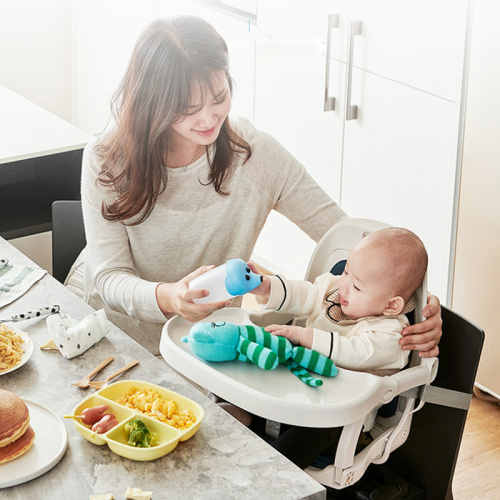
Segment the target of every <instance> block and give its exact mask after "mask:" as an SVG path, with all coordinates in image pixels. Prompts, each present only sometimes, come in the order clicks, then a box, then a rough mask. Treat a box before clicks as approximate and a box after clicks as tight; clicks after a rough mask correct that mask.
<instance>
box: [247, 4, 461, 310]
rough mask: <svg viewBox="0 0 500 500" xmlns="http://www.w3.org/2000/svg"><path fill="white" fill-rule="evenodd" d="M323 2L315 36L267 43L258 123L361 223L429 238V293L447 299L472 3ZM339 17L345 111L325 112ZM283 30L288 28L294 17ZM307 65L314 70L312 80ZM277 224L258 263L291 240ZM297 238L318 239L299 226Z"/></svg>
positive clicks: (261, 44)
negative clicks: (366, 220) (332, 18)
mask: <svg viewBox="0 0 500 500" xmlns="http://www.w3.org/2000/svg"><path fill="white" fill-rule="evenodd" d="M266 3H268V2H266ZM271 3H274V2H271ZM319 4H321V8H318V10H315V6H316V5H317V3H316V2H312V3H309V4H308V5H307V9H306V8H304V9H303V11H302V13H301V19H302V24H303V25H308V24H309V22H312V23H313V24H314V26H318V28H315V29H314V33H311V35H310V36H307V37H302V38H301V37H293V34H292V35H290V34H289V33H285V34H280V33H278V34H276V35H275V36H274V37H273V36H272V34H271V36H269V35H267V34H262V35H259V39H258V44H257V59H256V61H257V63H256V64H257V66H256V68H257V76H256V84H257V87H256V102H255V106H256V110H255V121H256V125H257V126H259V127H261V128H263V129H266V130H268V131H269V132H271V133H272V134H274V135H276V137H277V138H278V139H279V140H281V142H283V144H284V145H285V146H286V147H287V148H289V149H290V151H291V152H292V153H294V154H295V156H297V158H298V159H299V160H300V161H301V162H303V163H304V164H305V165H306V167H307V169H308V170H309V171H310V172H311V174H312V175H313V176H314V177H315V178H316V180H318V181H319V182H320V183H321V185H322V186H324V187H325V189H326V190H327V192H328V193H329V194H330V195H331V196H332V197H333V198H334V199H336V200H337V201H340V204H341V206H342V208H344V210H345V211H346V212H347V213H348V214H349V215H351V216H353V217H370V218H374V219H378V220H381V221H384V222H387V223H389V224H394V225H401V226H405V227H408V228H409V229H412V230H414V231H415V232H416V233H417V234H419V235H420V236H421V238H422V239H423V241H424V243H425V244H426V246H427V249H428V251H429V256H430V265H429V288H430V289H431V290H432V291H433V292H434V293H436V294H438V295H439V296H440V298H441V300H442V301H443V302H445V301H446V290H447V283H448V273H449V255H450V246H451V235H452V227H453V207H454V204H453V198H454V190H455V177H456V161H457V160H456V158H457V147H458V136H459V119H460V102H461V81H462V68H463V55H464V46H465V42H466V39H465V33H466V29H465V27H466V22H467V1H466V0H459V1H456V0H454V1H451V0H439V1H437V2H436V1H434V0H424V1H419V2H417V1H411V2H399V1H396V0H381V1H378V2H370V1H368V0H352V1H350V2H348V1H338V2H337V1H334V0H332V1H330V2H319ZM290 9H292V7H289V10H290ZM325 10H326V12H325ZM261 14H265V11H264V13H262V12H261V10H260V7H259V27H260V26H261V22H263V21H264V20H262V19H261ZM295 14H296V13H295ZM328 14H338V19H339V24H338V26H339V27H338V28H335V29H332V31H331V44H332V45H331V57H332V60H331V64H330V82H329V83H330V86H329V92H330V94H331V95H333V96H335V97H336V106H335V110H334V111H323V102H322V99H323V96H324V83H325V71H326V67H327V66H326V60H325V58H324V55H323V54H324V52H325V40H326V28H327V25H328ZM282 15H283V16H285V15H286V11H282ZM321 18H322V20H320V19H321ZM282 23H285V25H287V24H288V23H287V21H286V19H285V20H284V19H282ZM320 24H323V26H324V29H323V30H322V31H321V32H320V31H319V25H320ZM355 28H356V29H357V30H358V33H359V34H355V33H356V31H355ZM313 35H314V36H313ZM287 36H288V38H291V42H287ZM322 42H323V43H322ZM292 44H295V47H293V46H292ZM270 47H271V49H272V50H271V51H270V50H269V48H270ZM320 47H323V48H320ZM299 48H300V50H299ZM266 52H271V53H272V57H273V64H270V63H268V64H267V66H268V67H269V68H270V69H269V68H268V67H266V66H264V68H263V63H262V60H264V61H267V59H268V58H269V57H270V55H269V54H268V53H266ZM280 52H281V56H282V57H280ZM304 60H309V62H308V66H307V69H306V70H305V71H304V72H301V71H300V70H299V68H300V67H302V65H303V61H304ZM312 61H315V62H314V63H313V62H312ZM321 63H323V64H321ZM350 67H351V71H349V68H350ZM261 71H266V72H267V73H269V72H270V71H272V73H273V74H274V75H275V78H276V80H272V81H273V85H269V84H268V87H267V89H263V88H262V87H263V86H262V85H260V86H259V83H260V82H261V80H262V78H263V76H262V74H261ZM264 74H265V73H264ZM274 82H277V83H278V84H277V85H275V84H274ZM289 88H292V89H295V91H296V93H295V94H293V91H292V90H289ZM273 94H274V100H273ZM349 95H350V102H347V100H348V98H349ZM290 97H293V99H290ZM296 101H297V102H296ZM298 102H300V104H298ZM349 104H351V105H354V106H357V117H356V118H355V119H346V114H347V108H348V105H349ZM313 110H314V111H313ZM269 224H270V225H273V224H274V225H275V227H273V231H270V232H267V233H265V235H266V240H264V239H261V241H259V244H258V246H257V248H256V257H257V258H258V256H259V255H260V254H262V255H263V256H266V255H267V254H271V253H272V252H273V251H274V250H273V248H275V247H276V245H277V242H278V240H279V239H281V237H282V235H281V234H280V232H279V230H278V225H279V224H281V221H279V222H278V223H275V220H274V219H272V220H271V219H270V221H269ZM288 230H289V228H287V231H288ZM273 237H274V241H273V240H272V238H273ZM292 237H293V239H294V240H295V239H296V240H297V241H302V240H306V239H308V238H307V237H306V236H302V235H301V234H300V231H299V230H298V229H296V230H295V232H294V234H293V235H292ZM312 246H313V245H312ZM312 246H311V248H312ZM280 247H281V249H283V248H287V247H288V248H292V247H290V246H289V245H286V246H283V245H282V244H281V245H280ZM259 252H260V254H259ZM281 253H282V254H283V253H286V252H284V251H283V250H281ZM309 255H310V254H305V253H303V255H302V256H301V258H302V260H303V261H304V262H307V260H308V258H309ZM264 258H266V257H264ZM266 260H271V259H267V258H266ZM276 262H279V266H280V269H279V270H280V271H285V272H286V273H287V274H292V275H293V274H295V275H296V276H297V277H301V273H300V272H299V273H298V274H297V273H296V271H295V270H294V269H293V268H292V267H291V266H292V264H293V265H295V263H292V262H291V260H290V262H287V261H286V259H285V258H283V256H282V257H281V258H280V260H279V261H276ZM302 267H303V268H304V267H305V264H304V265H303V266H302Z"/></svg>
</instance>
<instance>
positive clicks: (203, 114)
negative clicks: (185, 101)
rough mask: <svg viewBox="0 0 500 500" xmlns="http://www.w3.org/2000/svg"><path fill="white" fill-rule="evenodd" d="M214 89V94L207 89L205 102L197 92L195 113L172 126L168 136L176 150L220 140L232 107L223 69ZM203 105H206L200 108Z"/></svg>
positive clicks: (195, 95) (217, 76) (194, 102)
mask: <svg viewBox="0 0 500 500" xmlns="http://www.w3.org/2000/svg"><path fill="white" fill-rule="evenodd" d="M213 89H214V95H212V93H211V92H210V91H208V89H207V91H206V92H204V95H205V102H203V103H201V104H200V101H201V92H200V90H199V89H198V90H197V91H195V92H194V95H193V96H192V99H191V107H192V108H193V112H192V113H188V114H186V115H184V116H183V117H182V118H181V120H180V121H178V122H176V123H174V124H172V125H171V126H170V136H169V137H170V141H171V143H172V146H173V147H174V148H175V149H178V148H184V147H193V145H199V146H208V145H210V144H212V143H213V142H214V141H215V140H216V139H217V136H218V135H219V132H220V129H221V127H222V124H223V123H224V120H225V119H226V117H227V115H228V114H229V111H230V110H231V92H230V89H229V84H228V81H227V78H226V75H225V73H224V71H220V72H219V73H216V75H215V78H214V81H213ZM200 105H202V106H203V107H202V108H201V109H200Z"/></svg>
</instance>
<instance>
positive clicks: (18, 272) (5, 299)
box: [0, 259, 47, 307]
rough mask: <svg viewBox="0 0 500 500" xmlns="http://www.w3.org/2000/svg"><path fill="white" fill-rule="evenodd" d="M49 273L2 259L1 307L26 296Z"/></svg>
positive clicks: (0, 277)
mask: <svg viewBox="0 0 500 500" xmlns="http://www.w3.org/2000/svg"><path fill="white" fill-rule="evenodd" d="M46 272H47V271H45V270H44V269H35V268H34V267H30V266H25V265H23V264H10V263H9V261H8V260H7V259H0V307H3V306H6V305H7V304H10V303H11V302H14V300H16V299H17V298H19V297H21V295H23V294H25V293H26V292H27V291H28V290H29V289H30V288H31V287H32V286H33V285H34V284H35V283H36V282H37V281H38V280H40V279H42V278H43V276H44V275H45V273H46Z"/></svg>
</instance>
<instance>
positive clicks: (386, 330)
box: [312, 318, 409, 371]
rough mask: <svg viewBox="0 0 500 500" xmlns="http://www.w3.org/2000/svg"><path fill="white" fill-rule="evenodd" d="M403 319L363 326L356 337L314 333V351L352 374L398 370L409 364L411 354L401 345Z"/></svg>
mask: <svg viewBox="0 0 500 500" xmlns="http://www.w3.org/2000/svg"><path fill="white" fill-rule="evenodd" d="M404 326H406V324H405V322H404V320H403V319H401V320H400V319H395V318H392V319H381V320H380V321H379V322H375V323H371V322H362V323H361V324H360V325H359V327H355V333H354V334H351V335H346V336H344V335H340V334H339V332H336V331H332V332H326V331H323V330H319V329H316V328H315V329H314V335H313V345H312V349H313V350H314V351H318V352H319V353H321V354H324V355H325V356H329V357H330V358H331V359H332V361H333V362H334V363H335V364H336V365H337V366H339V367H342V368H347V369H350V370H362V371H374V370H387V369H393V370H399V369H401V368H404V367H405V366H406V364H407V362H408V356H409V351H404V350H403V349H401V346H400V345H399V339H400V338H401V330H402V329H403V328H404Z"/></svg>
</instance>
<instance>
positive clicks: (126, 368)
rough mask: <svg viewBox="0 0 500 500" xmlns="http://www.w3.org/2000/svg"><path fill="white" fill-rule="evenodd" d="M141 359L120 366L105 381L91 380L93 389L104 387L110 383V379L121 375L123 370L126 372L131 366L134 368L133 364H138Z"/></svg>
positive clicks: (90, 385) (90, 384)
mask: <svg viewBox="0 0 500 500" xmlns="http://www.w3.org/2000/svg"><path fill="white" fill-rule="evenodd" d="M138 363H139V361H137V360H135V361H131V362H130V363H129V364H128V365H125V366H124V367H123V368H120V369H119V370H118V371H116V372H115V373H112V374H111V375H109V376H108V377H106V378H105V379H104V380H103V381H101V382H89V387H92V389H97V390H99V389H102V388H103V387H106V386H107V385H108V383H109V381H110V380H112V379H114V378H116V377H118V375H121V374H122V373H123V372H126V371H127V370H128V369H129V368H132V367H133V366H135V365H137V364H138Z"/></svg>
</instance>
